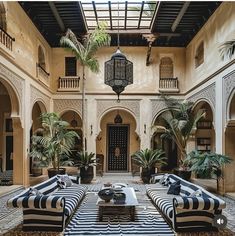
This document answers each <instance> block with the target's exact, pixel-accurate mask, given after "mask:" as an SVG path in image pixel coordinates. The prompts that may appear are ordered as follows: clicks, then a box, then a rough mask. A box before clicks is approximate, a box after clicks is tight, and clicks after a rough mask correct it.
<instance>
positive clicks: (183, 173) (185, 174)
mask: <svg viewBox="0 0 235 236" xmlns="http://www.w3.org/2000/svg"><path fill="white" fill-rule="evenodd" d="M174 174H175V175H178V176H179V177H180V178H182V179H184V180H187V181H189V180H190V178H191V174H192V172H191V171H190V170H179V169H174Z"/></svg>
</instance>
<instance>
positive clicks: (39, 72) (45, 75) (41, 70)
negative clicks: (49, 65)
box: [37, 63, 50, 80]
mask: <svg viewBox="0 0 235 236" xmlns="http://www.w3.org/2000/svg"><path fill="white" fill-rule="evenodd" d="M37 76H40V77H43V78H44V79H46V80H48V79H49V76H50V74H49V73H48V72H47V71H46V70H45V69H44V68H43V67H41V65H40V64H38V63H37Z"/></svg>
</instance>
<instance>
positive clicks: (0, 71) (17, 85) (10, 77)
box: [0, 63, 24, 104]
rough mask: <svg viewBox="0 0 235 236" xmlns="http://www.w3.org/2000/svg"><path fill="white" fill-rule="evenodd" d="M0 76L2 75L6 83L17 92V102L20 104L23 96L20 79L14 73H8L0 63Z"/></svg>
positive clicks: (22, 86) (22, 84) (22, 85)
mask: <svg viewBox="0 0 235 236" xmlns="http://www.w3.org/2000/svg"><path fill="white" fill-rule="evenodd" d="M0 75H3V77H4V78H5V79H7V82H8V83H9V84H11V86H12V87H13V88H14V89H15V91H17V93H18V94H17V95H18V97H19V100H20V101H19V102H20V104H22V100H23V94H24V81H23V79H22V78H21V77H19V76H17V75H16V74H15V73H13V72H12V71H10V70H9V69H8V68H6V67H5V66H4V65H2V64H1V63H0Z"/></svg>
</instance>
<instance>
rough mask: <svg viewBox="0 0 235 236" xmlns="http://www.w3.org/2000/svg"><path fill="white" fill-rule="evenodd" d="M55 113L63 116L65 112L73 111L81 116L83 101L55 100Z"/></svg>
mask: <svg viewBox="0 0 235 236" xmlns="http://www.w3.org/2000/svg"><path fill="white" fill-rule="evenodd" d="M53 103H54V111H55V112H57V113H59V114H61V113H63V112H64V111H68V110H72V111H75V112H77V113H78V114H79V115H80V116H81V114H82V100H79V99H54V100H53Z"/></svg>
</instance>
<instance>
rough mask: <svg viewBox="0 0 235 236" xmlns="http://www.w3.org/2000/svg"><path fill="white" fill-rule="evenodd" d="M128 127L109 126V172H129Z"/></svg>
mask: <svg viewBox="0 0 235 236" xmlns="http://www.w3.org/2000/svg"><path fill="white" fill-rule="evenodd" d="M128 140H129V126H128V125H118V126H117V125H108V171H128V143H129V142H128Z"/></svg>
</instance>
